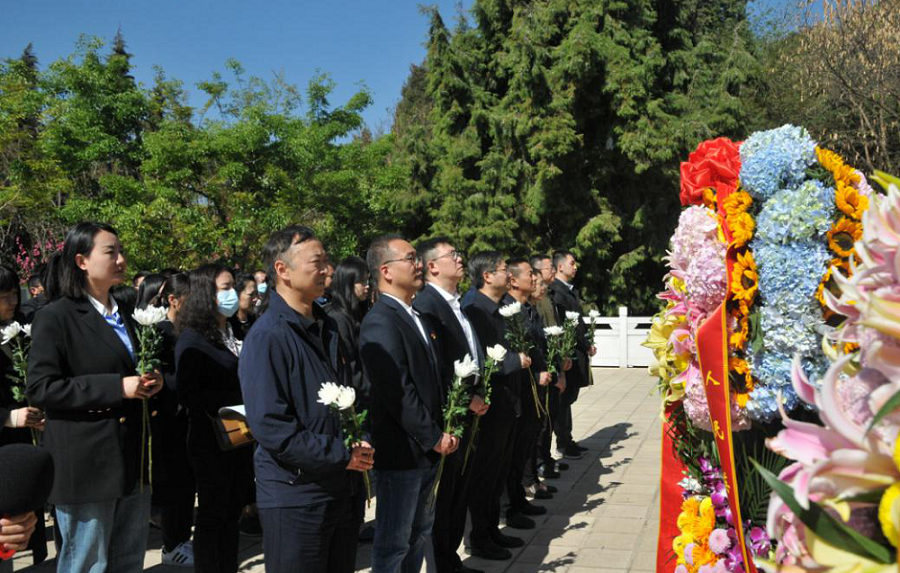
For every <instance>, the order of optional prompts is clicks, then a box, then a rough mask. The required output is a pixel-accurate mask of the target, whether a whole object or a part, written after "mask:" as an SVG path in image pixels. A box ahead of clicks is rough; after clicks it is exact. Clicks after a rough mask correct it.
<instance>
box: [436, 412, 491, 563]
mask: <svg viewBox="0 0 900 573" xmlns="http://www.w3.org/2000/svg"><path fill="white" fill-rule="evenodd" d="M474 418H475V416H474V415H472V414H471V412H470V413H469V415H468V416H467V419H466V422H465V424H466V431H465V433H464V434H463V437H462V440H460V444H459V449H457V450H456V451H455V452H453V453H452V454H450V455H449V456H447V457H446V459H445V461H444V473H443V474H442V475H441V487H440V489H439V490H438V498H437V502H435V507H434V526H433V527H432V535H431V541H432V545H433V547H434V561H435V565H436V567H437V573H453V571H455V570H456V569H458V568H459V566H460V565H462V560H460V558H459V555H458V554H457V553H456V550H457V549H459V545H460V544H461V543H462V540H463V535H464V534H465V530H466V510H467V509H468V506H469V494H470V486H471V484H472V480H471V479H470V478H471V477H472V467H473V462H474V456H475V453H474V452H473V453H472V454H471V456H470V458H469V463H468V464H467V466H466V472H465V474H463V473H462V467H463V460H464V459H465V456H466V448H467V447H468V446H469V442H470V441H471V439H472V423H473V421H474ZM482 422H483V420H482ZM479 434H481V430H479Z"/></svg>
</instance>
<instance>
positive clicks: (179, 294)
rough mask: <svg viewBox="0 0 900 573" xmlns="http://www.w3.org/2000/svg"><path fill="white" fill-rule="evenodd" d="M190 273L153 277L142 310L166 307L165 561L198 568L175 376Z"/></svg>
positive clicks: (160, 452) (157, 423) (160, 421)
mask: <svg viewBox="0 0 900 573" xmlns="http://www.w3.org/2000/svg"><path fill="white" fill-rule="evenodd" d="M190 287H191V284H190V278H189V277H188V275H186V274H173V275H171V276H169V277H168V278H166V277H165V276H164V275H162V274H150V275H147V276H146V277H145V278H144V281H143V282H142V283H141V286H140V287H139V288H138V308H147V307H148V306H160V307H163V308H165V309H166V318H165V320H163V321H162V322H160V323H158V324H157V325H156V328H157V329H158V330H159V332H160V334H161V335H162V344H161V345H160V354H159V358H160V370H162V375H163V381H164V387H163V389H162V391H161V392H160V393H159V394H157V395H156V396H155V397H154V398H153V400H154V410H155V411H156V412H157V414H158V415H157V416H155V417H154V418H153V419H152V428H153V507H154V511H157V513H156V514H155V515H157V516H158V519H159V527H160V529H161V530H162V537H163V547H162V562H163V564H164V565H175V566H178V567H193V566H194V548H193V545H192V544H191V527H193V525H194V494H195V491H196V488H195V486H194V472H193V470H192V469H191V464H190V461H189V460H188V455H187V433H188V415H187V410H186V409H184V408H182V407H181V405H180V404H179V403H178V387H177V385H176V371H175V342H176V340H177V337H176V335H175V321H176V320H177V319H178V311H179V309H180V308H181V305H182V304H184V301H185V299H186V298H187V294H188V292H190Z"/></svg>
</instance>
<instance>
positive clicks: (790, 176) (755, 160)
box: [740, 124, 816, 201]
mask: <svg viewBox="0 0 900 573" xmlns="http://www.w3.org/2000/svg"><path fill="white" fill-rule="evenodd" d="M740 153H741V175H740V180H741V185H742V186H743V187H744V188H745V189H746V190H747V191H748V192H749V193H750V195H751V196H752V197H753V198H754V199H756V200H761V201H764V200H766V199H768V198H769V197H771V196H772V195H774V194H775V193H776V192H777V191H778V190H780V189H789V188H794V187H797V186H798V185H800V183H802V182H803V179H804V178H805V174H806V169H807V168H808V167H809V166H810V165H812V164H813V162H814V161H815V160H816V143H815V142H814V141H813V140H812V138H811V137H810V136H809V132H808V131H806V129H804V128H802V127H796V126H793V125H790V124H788V125H783V126H781V127H779V128H776V129H770V130H768V131H758V132H756V133H754V134H753V135H751V136H750V137H748V138H747V140H746V141H745V142H744V143H743V144H742V145H741V151H740Z"/></svg>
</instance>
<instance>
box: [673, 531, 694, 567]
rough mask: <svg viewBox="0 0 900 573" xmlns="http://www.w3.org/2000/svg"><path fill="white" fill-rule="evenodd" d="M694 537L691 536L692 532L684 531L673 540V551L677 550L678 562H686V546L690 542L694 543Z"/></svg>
mask: <svg viewBox="0 0 900 573" xmlns="http://www.w3.org/2000/svg"><path fill="white" fill-rule="evenodd" d="M693 542H694V538H693V537H691V534H690V533H682V534H681V535H679V536H678V537H676V538H675V539H673V540H672V551H674V552H675V555H677V556H678V563H679V564H684V562H685V561H684V548H685V547H686V546H687V545H688V544H689V543H693Z"/></svg>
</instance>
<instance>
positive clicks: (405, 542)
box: [359, 235, 459, 573]
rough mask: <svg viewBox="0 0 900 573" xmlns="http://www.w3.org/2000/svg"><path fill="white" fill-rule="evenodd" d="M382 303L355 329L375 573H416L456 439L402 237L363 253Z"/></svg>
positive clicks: (418, 283) (413, 265) (412, 255)
mask: <svg viewBox="0 0 900 573" xmlns="http://www.w3.org/2000/svg"><path fill="white" fill-rule="evenodd" d="M366 264H367V265H368V267H369V272H370V274H371V276H372V278H373V279H374V280H375V281H376V283H377V287H378V293H379V297H378V300H377V302H376V303H375V305H374V306H373V307H372V310H370V311H369V313H368V314H367V315H366V318H365V319H364V320H363V322H362V326H361V327H360V335H359V340H360V357H361V359H362V363H363V368H364V369H365V372H366V375H367V376H368V378H369V380H370V381H371V383H372V412H371V414H372V417H371V419H372V436H373V438H374V439H373V442H374V444H377V446H376V447H377V448H378V455H377V456H376V457H375V477H376V481H375V490H376V497H377V500H378V503H377V505H376V509H375V511H376V515H375V519H376V522H377V523H378V527H376V528H375V541H374V545H373V547H372V572H373V573H397V572H400V573H419V571H420V569H421V567H422V562H423V560H424V559H425V551H426V549H427V547H428V546H429V545H430V544H431V534H432V533H431V532H432V525H433V523H434V508H433V506H432V505H431V503H430V502H429V500H428V497H429V495H430V492H431V488H432V485H433V484H434V480H435V477H436V474H437V462H438V461H439V460H440V457H441V456H442V455H449V454H452V453H453V452H454V451H456V449H457V448H458V447H459V440H458V439H457V438H454V437H452V436H450V435H449V434H447V433H445V432H444V431H443V429H442V425H441V421H442V415H441V414H442V413H441V407H442V405H443V402H444V393H443V387H442V383H441V364H440V352H441V350H440V347H439V339H438V334H437V330H436V329H435V328H434V327H433V326H432V324H431V322H430V321H429V320H428V318H427V317H425V316H420V315H419V313H418V312H416V311H415V310H414V309H413V307H412V302H413V297H414V296H415V294H416V293H417V292H418V291H419V289H420V288H421V287H422V261H421V259H420V258H419V256H418V254H417V253H416V250H415V249H414V248H413V247H412V245H410V244H409V243H408V242H407V241H405V240H403V239H402V238H400V237H399V236H395V235H392V236H385V237H381V238H379V239H376V240H375V242H374V243H372V246H371V247H369V252H368V253H367V255H366Z"/></svg>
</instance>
